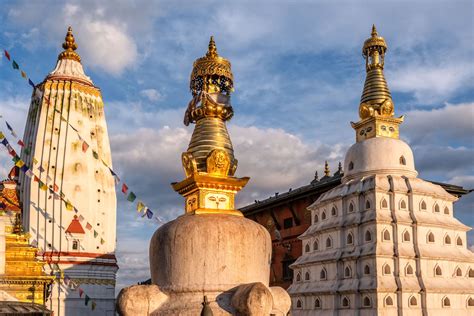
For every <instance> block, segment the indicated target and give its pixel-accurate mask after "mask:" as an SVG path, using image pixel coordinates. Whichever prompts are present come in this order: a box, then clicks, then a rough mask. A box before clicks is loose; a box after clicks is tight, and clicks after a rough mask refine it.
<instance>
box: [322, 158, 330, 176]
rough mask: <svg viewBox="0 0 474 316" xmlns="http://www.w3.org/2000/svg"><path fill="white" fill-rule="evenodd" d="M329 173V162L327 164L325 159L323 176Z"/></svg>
mask: <svg viewBox="0 0 474 316" xmlns="http://www.w3.org/2000/svg"><path fill="white" fill-rule="evenodd" d="M330 174H331V171H330V170H329V164H328V161H327V160H326V161H325V162H324V176H326V177H329V175H330Z"/></svg>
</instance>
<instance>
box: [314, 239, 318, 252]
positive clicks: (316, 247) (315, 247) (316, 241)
mask: <svg viewBox="0 0 474 316" xmlns="http://www.w3.org/2000/svg"><path fill="white" fill-rule="evenodd" d="M313 250H314V251H317V250H319V240H317V239H316V240H315V241H314V243H313Z"/></svg>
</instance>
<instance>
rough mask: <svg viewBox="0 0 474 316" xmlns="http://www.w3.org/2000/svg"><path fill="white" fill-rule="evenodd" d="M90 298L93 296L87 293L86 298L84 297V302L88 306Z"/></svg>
mask: <svg viewBox="0 0 474 316" xmlns="http://www.w3.org/2000/svg"><path fill="white" fill-rule="evenodd" d="M90 299H91V298H90V297H89V296H88V295H87V294H86V297H85V299H84V304H85V305H86V306H87V304H89V300H90Z"/></svg>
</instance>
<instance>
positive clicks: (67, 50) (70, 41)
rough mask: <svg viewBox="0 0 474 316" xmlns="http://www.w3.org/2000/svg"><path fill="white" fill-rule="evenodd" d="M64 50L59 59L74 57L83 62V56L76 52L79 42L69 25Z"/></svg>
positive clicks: (73, 58)
mask: <svg viewBox="0 0 474 316" xmlns="http://www.w3.org/2000/svg"><path fill="white" fill-rule="evenodd" d="M63 48H64V51H63V52H62V53H61V54H59V56H58V59H72V60H75V61H78V62H81V57H80V56H79V55H78V54H77V53H76V52H75V50H76V49H77V44H76V41H75V39H74V35H73V34H72V27H70V26H69V27H68V29H67V33H66V37H65V38H64V43H63Z"/></svg>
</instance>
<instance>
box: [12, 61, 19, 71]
mask: <svg viewBox="0 0 474 316" xmlns="http://www.w3.org/2000/svg"><path fill="white" fill-rule="evenodd" d="M12 67H13V69H20V66H18V64H17V63H16V61H15V60H13V62H12Z"/></svg>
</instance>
